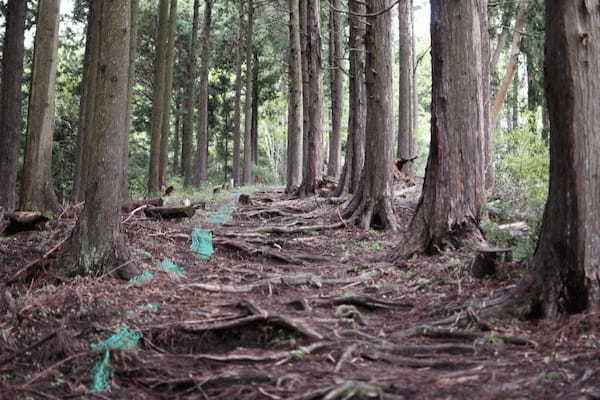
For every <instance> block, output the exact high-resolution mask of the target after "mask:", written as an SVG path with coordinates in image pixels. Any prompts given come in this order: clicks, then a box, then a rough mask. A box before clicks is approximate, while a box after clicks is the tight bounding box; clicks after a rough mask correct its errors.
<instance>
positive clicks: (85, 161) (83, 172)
mask: <svg viewBox="0 0 600 400" xmlns="http://www.w3.org/2000/svg"><path fill="white" fill-rule="evenodd" d="M98 14H99V10H98V4H97V3H96V2H93V1H92V2H90V6H89V10H88V17H87V30H86V43H85V56H84V57H85V58H84V65H83V78H82V84H81V86H82V88H83V90H82V93H81V98H80V101H79V130H78V134H77V157H76V159H75V174H74V177H73V193H72V195H71V197H72V200H73V202H74V203H79V202H81V201H83V200H85V187H86V185H87V175H88V170H89V160H90V158H89V157H86V151H87V150H88V149H89V148H90V140H91V138H92V137H93V136H94V129H95V123H94V109H95V102H96V76H97V73H98V57H99V54H98V52H99V44H98V43H99V36H98V35H99V33H98V30H99V29H100V27H99V25H98Z"/></svg>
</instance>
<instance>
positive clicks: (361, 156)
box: [336, 0, 367, 196]
mask: <svg viewBox="0 0 600 400" xmlns="http://www.w3.org/2000/svg"><path fill="white" fill-rule="evenodd" d="M348 3H349V4H348V8H349V9H350V11H351V12H352V14H350V15H349V17H348V22H349V25H350V39H349V47H350V81H349V88H350V90H349V103H350V107H349V108H350V112H349V114H348V142H347V145H346V162H345V165H344V171H343V179H340V186H338V188H337V190H336V194H337V195H338V196H339V195H341V194H342V193H343V192H344V191H348V192H350V193H356V190H357V189H358V185H359V183H360V176H361V174H362V169H363V166H364V162H365V132H366V131H365V129H366V126H365V122H366V119H367V116H366V111H367V97H366V86H365V72H366V70H365V56H366V52H365V27H366V21H365V18H364V17H361V15H364V14H366V7H365V4H364V3H363V2H362V1H359V0H349V1H348Z"/></svg>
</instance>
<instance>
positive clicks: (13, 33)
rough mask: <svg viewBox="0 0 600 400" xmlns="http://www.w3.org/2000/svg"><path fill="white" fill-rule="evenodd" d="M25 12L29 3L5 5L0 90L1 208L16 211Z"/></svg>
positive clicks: (18, 0)
mask: <svg viewBox="0 0 600 400" xmlns="http://www.w3.org/2000/svg"><path fill="white" fill-rule="evenodd" d="M26 11H27V2H26V1H23V0H9V1H8V4H7V5H6V32H5V34H4V54H3V57H2V79H1V82H2V88H1V89H0V187H2V190H0V208H2V207H4V210H5V211H13V210H14V209H15V207H16V205H17V198H16V197H17V195H16V188H17V160H18V157H19V138H20V136H21V108H22V99H23V93H22V90H21V83H22V80H23V57H24V51H25V50H24V42H25V18H26ZM0 222H1V221H0Z"/></svg>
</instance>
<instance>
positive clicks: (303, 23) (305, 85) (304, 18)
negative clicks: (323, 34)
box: [299, 0, 310, 182]
mask: <svg viewBox="0 0 600 400" xmlns="http://www.w3.org/2000/svg"><path fill="white" fill-rule="evenodd" d="M308 2H309V0H300V14H299V16H300V54H301V57H300V58H301V62H302V107H303V110H302V117H303V120H302V182H304V180H305V179H306V174H307V173H308V131H309V130H310V109H309V104H310V87H309V82H310V77H309V75H308V40H309V38H308Z"/></svg>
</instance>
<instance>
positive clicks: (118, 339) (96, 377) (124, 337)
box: [91, 326, 142, 392]
mask: <svg viewBox="0 0 600 400" xmlns="http://www.w3.org/2000/svg"><path fill="white" fill-rule="evenodd" d="M141 338H142V334H141V333H139V332H135V331H131V330H129V328H128V327H127V326H124V327H123V328H121V330H119V331H118V332H117V333H115V334H114V335H112V336H110V337H109V338H108V339H106V340H103V341H101V342H99V343H94V344H92V349H93V350H105V352H104V355H103V356H102V359H101V360H100V361H98V362H97V363H96V364H95V365H94V367H93V368H92V376H93V382H92V387H91V389H92V391H93V392H104V391H106V390H109V389H110V381H111V379H112V372H111V370H110V350H113V349H124V350H133V349H135V348H136V347H137V345H138V342H139V341H140V339H141Z"/></svg>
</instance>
